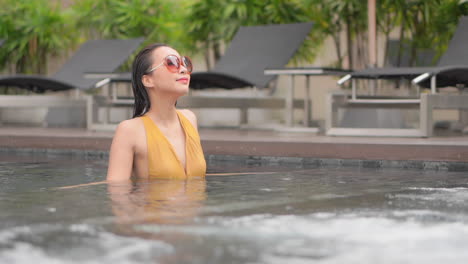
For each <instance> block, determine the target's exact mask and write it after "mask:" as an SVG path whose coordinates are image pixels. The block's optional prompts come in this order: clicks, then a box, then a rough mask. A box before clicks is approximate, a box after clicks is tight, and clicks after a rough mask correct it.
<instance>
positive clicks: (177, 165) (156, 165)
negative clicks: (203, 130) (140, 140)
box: [140, 111, 206, 179]
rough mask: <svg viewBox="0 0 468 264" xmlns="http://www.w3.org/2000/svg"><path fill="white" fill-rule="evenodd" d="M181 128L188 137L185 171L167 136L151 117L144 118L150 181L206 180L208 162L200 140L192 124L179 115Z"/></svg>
mask: <svg viewBox="0 0 468 264" xmlns="http://www.w3.org/2000/svg"><path fill="white" fill-rule="evenodd" d="M177 115H178V116H179V121H180V124H181V125H182V128H183V130H184V133H185V164H186V169H187V171H185V169H184V167H183V165H182V163H181V162H180V160H179V158H178V157H177V154H176V152H175V150H174V148H173V146H172V144H171V143H170V142H169V140H168V139H167V138H166V137H165V136H164V134H163V133H162V132H161V130H159V128H158V126H157V125H156V124H155V123H154V122H153V120H152V119H151V118H150V117H149V116H146V115H144V116H142V117H140V118H141V119H142V120H143V124H144V125H145V131H146V144H147V146H148V167H149V168H148V169H149V177H150V178H153V179H154V178H158V179H188V178H193V177H205V174H206V161H205V157H204V155H203V150H202V147H201V144H200V136H199V135H198V132H197V130H196V129H195V128H194V127H193V126H192V123H190V121H189V120H188V119H187V118H186V117H185V116H184V115H183V114H182V113H180V112H179V111H177Z"/></svg>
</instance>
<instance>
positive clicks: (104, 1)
mask: <svg viewBox="0 0 468 264" xmlns="http://www.w3.org/2000/svg"><path fill="white" fill-rule="evenodd" d="M186 2H187V1H183V0H181V1H177V4H176V3H174V2H173V1H170V0H100V1H96V0H76V1H75V3H74V5H73V6H72V7H73V10H74V14H75V17H76V20H77V25H78V27H79V28H80V29H81V30H82V31H83V32H84V35H85V36H86V38H135V37H145V44H146V43H149V42H161V43H168V44H170V45H171V46H174V47H175V48H177V49H186V48H187V45H186V43H187V41H184V37H185V34H184V28H185V27H184V25H183V24H182V23H181V22H182V19H183V17H184V15H185V12H186V11H185V10H186V8H185V7H186V5H187V4H186Z"/></svg>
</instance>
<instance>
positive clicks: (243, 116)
mask: <svg viewBox="0 0 468 264" xmlns="http://www.w3.org/2000/svg"><path fill="white" fill-rule="evenodd" d="M248 122H249V112H248V109H247V108H242V109H240V124H241V125H247V124H248Z"/></svg>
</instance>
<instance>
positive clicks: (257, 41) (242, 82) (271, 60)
mask: <svg viewBox="0 0 468 264" xmlns="http://www.w3.org/2000/svg"><path fill="white" fill-rule="evenodd" d="M312 25H313V23H296V24H280V25H262V26H250V27H241V28H240V29H239V31H238V32H237V33H236V35H235V36H234V38H233V40H232V41H231V43H230V45H229V47H228V49H227V50H226V52H225V54H224V55H223V56H222V57H221V59H220V60H219V61H218V62H217V63H216V65H215V66H214V68H213V69H212V70H210V71H207V72H194V73H193V74H192V76H191V81H190V86H191V88H194V89H203V88H226V89H232V88H242V87H256V88H260V89H261V88H265V87H268V85H269V83H270V82H271V81H272V80H273V79H275V78H276V76H273V75H265V74H264V70H265V69H267V68H282V67H284V66H285V65H286V64H287V63H288V62H289V60H290V59H291V58H292V56H293V55H294V54H295V53H296V51H297V50H298V49H299V47H300V46H301V44H302V43H303V42H304V40H305V39H306V38H307V35H308V34H309V33H310V31H311V29H312Z"/></svg>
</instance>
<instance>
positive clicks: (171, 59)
mask: <svg viewBox="0 0 468 264" xmlns="http://www.w3.org/2000/svg"><path fill="white" fill-rule="evenodd" d="M163 65H165V66H166V68H167V70H168V71H170V72H172V73H176V72H179V69H180V66H181V65H183V66H184V67H185V68H186V69H187V72H188V74H191V73H192V70H193V65H192V60H191V59H190V58H189V57H187V56H182V57H180V58H179V57H177V56H176V55H169V56H167V57H166V58H164V61H163V62H161V64H159V65H158V66H154V67H153V68H151V69H149V70H148V71H147V72H146V74H149V73H151V72H152V71H154V70H156V69H157V68H159V67H161V66H163Z"/></svg>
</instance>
